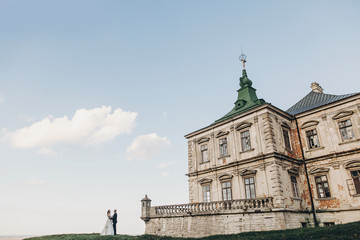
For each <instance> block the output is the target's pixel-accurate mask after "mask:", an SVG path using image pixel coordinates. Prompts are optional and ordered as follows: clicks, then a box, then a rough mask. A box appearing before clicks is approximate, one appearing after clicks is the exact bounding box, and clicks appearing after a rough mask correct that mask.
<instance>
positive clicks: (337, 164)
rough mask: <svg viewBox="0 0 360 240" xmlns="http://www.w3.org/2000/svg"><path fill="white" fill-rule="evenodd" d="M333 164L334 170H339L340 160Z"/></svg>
mask: <svg viewBox="0 0 360 240" xmlns="http://www.w3.org/2000/svg"><path fill="white" fill-rule="evenodd" d="M331 166H332V167H333V169H334V170H337V169H339V168H340V164H339V163H338V162H336V163H333V164H332V165H331Z"/></svg>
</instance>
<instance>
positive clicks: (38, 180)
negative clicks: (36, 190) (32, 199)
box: [26, 178, 44, 185]
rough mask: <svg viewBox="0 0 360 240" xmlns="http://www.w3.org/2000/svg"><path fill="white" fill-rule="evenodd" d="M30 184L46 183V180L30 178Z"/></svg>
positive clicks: (28, 181)
mask: <svg viewBox="0 0 360 240" xmlns="http://www.w3.org/2000/svg"><path fill="white" fill-rule="evenodd" d="M26 182H27V183H28V184H31V185H40V184H44V181H43V180H40V179H36V178H30V179H28V180H27V181H26Z"/></svg>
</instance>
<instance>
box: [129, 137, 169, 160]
mask: <svg viewBox="0 0 360 240" xmlns="http://www.w3.org/2000/svg"><path fill="white" fill-rule="evenodd" d="M169 145H170V141H169V140H168V139H167V138H166V137H159V136H158V135H157V134H156V133H151V134H147V135H140V136H138V137H136V138H135V139H134V141H133V142H132V143H131V144H130V146H129V147H128V148H127V149H126V156H127V159H128V160H135V159H148V158H151V157H153V156H155V155H156V154H157V153H158V152H160V151H161V150H162V149H163V148H164V147H167V146H169Z"/></svg>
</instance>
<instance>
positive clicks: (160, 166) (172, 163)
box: [156, 162, 175, 169]
mask: <svg viewBox="0 0 360 240" xmlns="http://www.w3.org/2000/svg"><path fill="white" fill-rule="evenodd" d="M174 164H175V163H174V162H163V163H160V164H159V165H157V166H156V168H162V169H164V168H167V167H169V166H171V165H174Z"/></svg>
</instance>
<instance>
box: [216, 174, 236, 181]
mask: <svg viewBox="0 0 360 240" xmlns="http://www.w3.org/2000/svg"><path fill="white" fill-rule="evenodd" d="M232 178H233V175H231V174H222V175H220V177H219V180H220V181H226V180H231V179H232Z"/></svg>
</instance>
